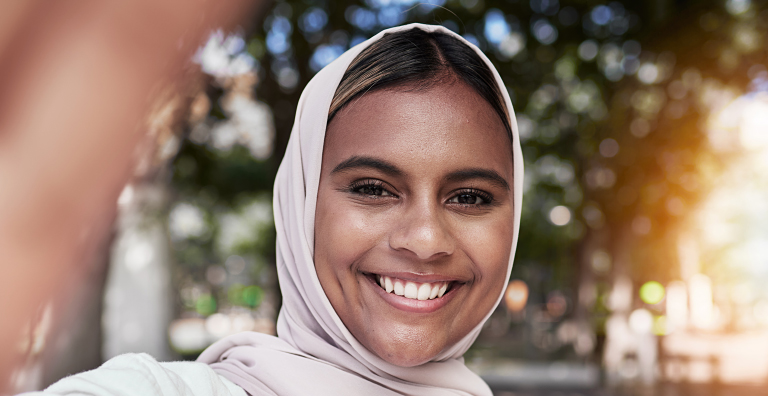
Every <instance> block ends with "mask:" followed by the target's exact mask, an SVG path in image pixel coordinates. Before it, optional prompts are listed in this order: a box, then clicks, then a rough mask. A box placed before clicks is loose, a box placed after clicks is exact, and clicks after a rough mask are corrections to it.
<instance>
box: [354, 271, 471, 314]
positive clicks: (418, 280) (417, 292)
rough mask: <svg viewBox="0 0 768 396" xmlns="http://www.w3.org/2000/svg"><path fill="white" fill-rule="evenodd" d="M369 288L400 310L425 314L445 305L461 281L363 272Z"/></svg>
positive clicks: (435, 277)
mask: <svg viewBox="0 0 768 396" xmlns="http://www.w3.org/2000/svg"><path fill="white" fill-rule="evenodd" d="M363 275H364V276H365V277H366V278H367V279H368V282H367V283H368V284H370V287H371V288H372V289H373V291H374V292H375V293H376V294H378V295H379V296H380V297H381V298H382V299H384V301H386V302H387V303H389V304H390V305H391V306H393V307H394V308H397V309H399V310H401V311H406V312H412V313H418V314H426V313H431V312H435V311H437V310H439V309H441V308H442V307H444V306H446V305H447V304H448V303H449V302H450V301H451V300H453V298H454V297H455V296H456V293H457V290H458V289H460V288H461V286H463V285H464V282H461V281H457V280H452V279H446V278H445V277H440V276H422V275H414V274H410V273H407V274H402V276H401V275H399V274H388V275H382V274H373V273H363Z"/></svg>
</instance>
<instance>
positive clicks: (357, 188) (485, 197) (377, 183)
mask: <svg viewBox="0 0 768 396" xmlns="http://www.w3.org/2000/svg"><path fill="white" fill-rule="evenodd" d="M364 188H376V189H381V190H382V195H376V194H366V193H363V192H362V190H363V189H364ZM347 191H349V192H350V193H353V194H357V195H362V196H365V197H367V198H371V199H381V198H382V197H386V196H393V197H397V195H396V194H394V193H392V192H391V191H389V190H387V189H386V188H385V184H384V182H382V181H381V180H376V179H365V180H356V181H354V182H352V184H350V185H349V187H347ZM383 193H387V194H389V195H386V196H385V195H383ZM462 195H471V196H475V197H478V198H480V199H481V200H482V201H483V202H482V203H477V204H467V203H460V202H450V201H452V200H454V199H457V198H459V197H460V196H462ZM448 203H450V204H455V205H459V206H462V207H481V206H489V205H491V204H493V203H494V200H493V196H492V195H491V194H489V193H487V192H485V191H482V190H477V189H474V188H465V189H462V190H458V191H455V192H454V194H453V195H452V196H451V198H449V199H448Z"/></svg>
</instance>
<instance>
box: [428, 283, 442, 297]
mask: <svg viewBox="0 0 768 396" xmlns="http://www.w3.org/2000/svg"><path fill="white" fill-rule="evenodd" d="M439 291H440V285H439V284H436V285H434V286H432V290H430V293H429V299H430V300H431V299H433V298H435V297H437V292H439Z"/></svg>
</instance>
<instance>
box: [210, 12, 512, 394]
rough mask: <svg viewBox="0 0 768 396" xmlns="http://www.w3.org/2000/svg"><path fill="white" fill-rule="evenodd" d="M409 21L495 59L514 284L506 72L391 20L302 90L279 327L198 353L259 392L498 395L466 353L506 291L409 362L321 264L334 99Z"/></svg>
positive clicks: (279, 220) (285, 178) (286, 161)
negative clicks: (428, 356)
mask: <svg viewBox="0 0 768 396" xmlns="http://www.w3.org/2000/svg"><path fill="white" fill-rule="evenodd" d="M408 29H422V30H424V31H427V32H441V33H445V34H449V35H452V36H454V37H456V38H458V39H459V40H461V41H462V42H463V43H465V44H466V45H467V46H469V47H470V48H472V49H473V50H475V51H476V52H477V54H478V55H479V56H480V57H481V58H482V59H483V61H484V62H485V63H486V64H487V65H488V67H489V68H490V69H491V71H492V72H493V74H494V76H495V78H496V83H497V84H498V86H499V89H500V91H501V92H502V95H503V96H504V101H505V103H506V107H507V109H508V111H509V119H510V124H511V126H512V139H513V144H512V146H513V158H514V187H513V189H514V191H513V193H514V218H513V219H510V220H511V221H513V223H514V228H513V229H514V231H515V234H514V239H513V243H512V252H511V254H510V256H509V265H508V269H507V276H506V278H507V279H506V280H505V284H506V282H508V281H509V274H510V271H511V269H512V261H513V258H514V254H515V246H516V245H517V237H518V230H519V227H520V212H521V205H522V192H523V157H522V151H521V149H520V141H519V137H518V131H517V123H516V121H515V115H514V112H513V110H512V103H511V102H510V100H509V95H508V94H507V90H506V88H505V87H504V84H503V82H502V80H501V77H500V76H499V74H498V72H497V71H496V69H495V68H494V67H493V65H492V64H491V62H490V61H489V60H488V58H487V57H486V56H485V55H484V54H483V53H482V52H481V51H480V49H478V48H477V47H475V46H474V45H472V44H470V43H469V42H467V41H466V40H464V39H463V38H462V37H461V36H458V35H456V34H455V33H453V32H451V31H450V30H448V29H446V28H444V27H442V26H432V25H422V24H410V25H405V26H399V27H395V28H391V29H387V30H384V31H382V32H380V33H379V34H377V35H375V36H374V37H372V38H371V39H369V40H367V41H365V42H363V43H361V44H359V45H357V46H355V47H353V48H351V49H350V50H348V51H347V52H345V53H344V54H342V55H341V56H340V57H339V58H337V59H336V60H335V61H333V62H331V63H330V64H329V65H328V66H326V67H325V68H323V69H322V70H321V71H320V72H318V73H317V75H315V77H314V78H312V80H311V81H310V82H309V84H307V87H306V88H305V89H304V92H302V95H301V98H300V99H299V105H298V108H297V111H296V119H295V121H294V125H293V130H292V131H291V137H290V139H289V142H288V146H287V148H286V152H285V157H284V158H283V161H282V163H281V165H280V168H279V170H278V172H277V176H276V179H275V188H274V203H273V205H274V214H275V228H276V229H277V272H278V278H279V282H280V290H281V292H282V296H283V306H282V307H281V309H280V314H279V317H278V320H277V333H278V337H273V336H269V335H266V334H259V333H255V332H246V333H240V334H235V335H232V336H229V337H226V338H224V339H222V340H220V341H218V342H216V343H214V344H213V345H211V346H210V347H209V348H208V349H206V350H205V351H204V352H203V353H202V354H201V355H200V357H199V358H198V361H201V362H204V363H208V364H210V365H211V367H212V368H213V369H214V370H215V371H216V372H217V373H219V374H220V375H222V376H224V377H225V378H227V379H229V380H230V381H232V382H234V383H235V384H237V385H239V386H240V387H242V388H243V389H244V390H245V391H246V392H248V393H249V394H251V395H254V396H256V395H281V396H286V395H287V396H293V395H302V396H304V395H309V394H311V395H328V396H330V395H334V396H336V395H366V396H373V395H398V394H406V395H424V396H428V395H446V394H448V395H451V394H452V395H491V391H490V389H489V388H488V386H487V385H486V384H485V382H483V380H482V379H481V378H480V377H479V376H478V375H476V374H474V373H473V372H471V371H470V370H469V369H468V368H467V367H466V365H465V364H464V359H463V357H462V356H463V354H464V352H466V351H467V349H468V348H469V347H470V345H472V343H473V342H474V341H475V339H476V338H477V336H478V334H479V333H480V330H481V328H482V326H483V323H485V321H486V320H487V319H488V317H489V316H490V315H491V313H493V310H494V309H495V307H496V306H498V304H499V302H500V301H501V297H502V295H503V292H502V295H499V297H498V299H497V300H496V304H495V305H494V307H493V309H491V310H490V312H488V313H487V314H486V316H485V318H484V319H483V320H482V321H481V322H480V323H479V324H478V325H477V326H476V327H475V328H474V329H473V330H472V331H470V332H469V334H467V335H466V336H465V337H464V338H463V339H461V340H460V341H459V342H458V343H456V344H454V345H452V346H451V347H448V348H446V349H445V350H444V351H442V352H441V353H440V354H439V355H438V356H436V357H435V358H434V359H433V360H432V361H430V362H428V363H425V364H422V365H419V366H416V367H400V366H396V365H393V364H391V363H388V362H386V361H384V360H383V359H381V358H380V357H378V356H377V355H375V354H374V353H372V352H370V351H369V350H368V349H366V348H365V347H364V346H363V345H362V344H361V343H360V342H359V341H357V339H355V337H354V336H353V335H352V334H351V333H350V332H349V330H348V329H347V328H346V327H345V326H344V323H342V321H341V319H340V318H339V316H338V314H337V313H336V312H335V311H334V309H333V307H332V306H331V303H330V301H329V300H328V297H327V296H326V295H325V293H324V292H323V288H322V287H321V285H320V281H319V280H318V277H317V273H316V272H315V265H314V261H313V246H314V224H315V209H316V203H317V193H318V186H319V181H320V164H321V161H322V155H323V142H324V139H325V130H326V125H327V119H328V111H329V108H330V105H331V100H332V99H333V96H334V93H335V92H336V88H337V86H338V85H339V83H340V82H341V79H342V77H343V75H344V73H345V71H346V70H347V68H348V66H349V65H350V63H351V62H352V60H353V59H354V58H355V57H356V56H357V55H358V54H359V53H360V52H361V51H362V50H363V49H365V48H366V47H368V46H369V45H371V43H373V42H375V41H377V40H379V39H381V37H382V36H383V35H385V34H387V33H394V32H398V31H403V30H408Z"/></svg>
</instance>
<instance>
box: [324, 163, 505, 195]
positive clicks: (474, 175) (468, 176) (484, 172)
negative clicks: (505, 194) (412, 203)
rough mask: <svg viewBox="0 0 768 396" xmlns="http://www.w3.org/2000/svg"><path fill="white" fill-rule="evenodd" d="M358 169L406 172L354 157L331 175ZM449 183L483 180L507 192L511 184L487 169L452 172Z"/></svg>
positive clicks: (401, 173)
mask: <svg viewBox="0 0 768 396" xmlns="http://www.w3.org/2000/svg"><path fill="white" fill-rule="evenodd" d="M357 168H371V169H376V170H379V171H381V172H383V173H385V174H388V175H390V176H403V175H404V174H405V172H403V171H402V170H400V168H398V167H397V166H395V165H394V164H392V163H390V162H387V161H385V160H383V159H379V158H374V157H366V156H353V157H349V158H347V159H346V160H344V161H343V162H341V163H340V164H338V165H336V167H335V168H333V170H332V171H331V173H332V174H333V173H339V172H344V171H347V170H351V169H357ZM443 179H444V180H445V181H447V182H454V183H455V182H462V181H467V180H472V179H483V180H486V181H488V182H490V183H492V184H495V185H497V186H499V187H501V188H503V189H505V190H509V183H507V181H506V180H505V179H504V178H503V177H502V176H501V175H499V173H498V172H496V171H494V170H491V169H485V168H469V169H461V170H458V171H455V172H451V173H449V174H448V175H446V176H445V177H444V178H443Z"/></svg>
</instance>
